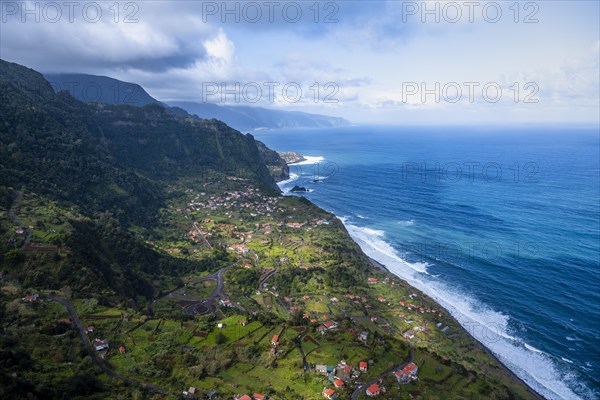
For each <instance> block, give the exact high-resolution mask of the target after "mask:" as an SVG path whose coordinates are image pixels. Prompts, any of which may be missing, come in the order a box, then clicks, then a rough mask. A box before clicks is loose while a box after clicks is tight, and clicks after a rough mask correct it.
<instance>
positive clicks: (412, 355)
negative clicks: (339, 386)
mask: <svg viewBox="0 0 600 400" xmlns="http://www.w3.org/2000/svg"><path fill="white" fill-rule="evenodd" d="M409 350H410V357H409V360H408V361H406V362H405V363H403V364H400V365H398V366H397V367H394V368H392V369H389V370H387V371H385V372H384V373H383V374H381V375H379V376H378V377H376V378H373V379H371V380H370V381H368V382H367V383H364V384H362V385H360V386H359V387H358V388H357V389H356V390H354V392H352V400H356V399H358V396H360V394H361V393H362V392H364V391H365V390H366V389H367V388H368V387H369V386H371V385H372V384H374V383H377V382H378V381H379V380H380V379H381V378H384V377H386V376H388V375H389V374H392V373H394V372H396V371H398V370H400V369H402V368H404V367H406V366H407V365H408V364H410V363H411V362H413V361H414V360H415V352H414V350H413V349H412V347H410V348H409Z"/></svg>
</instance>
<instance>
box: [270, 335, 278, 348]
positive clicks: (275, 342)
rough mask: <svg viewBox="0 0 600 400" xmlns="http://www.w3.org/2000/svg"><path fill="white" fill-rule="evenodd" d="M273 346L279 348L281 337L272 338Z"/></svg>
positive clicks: (274, 336)
mask: <svg viewBox="0 0 600 400" xmlns="http://www.w3.org/2000/svg"><path fill="white" fill-rule="evenodd" d="M271 344H272V345H273V346H279V335H273V337H272V338H271Z"/></svg>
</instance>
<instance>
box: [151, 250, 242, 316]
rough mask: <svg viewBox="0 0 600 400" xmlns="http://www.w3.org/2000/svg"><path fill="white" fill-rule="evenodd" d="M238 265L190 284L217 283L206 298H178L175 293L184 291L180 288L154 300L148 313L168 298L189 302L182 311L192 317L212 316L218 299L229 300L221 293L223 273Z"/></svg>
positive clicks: (230, 266)
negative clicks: (159, 302)
mask: <svg viewBox="0 0 600 400" xmlns="http://www.w3.org/2000/svg"><path fill="white" fill-rule="evenodd" d="M238 263H239V260H238V261H236V262H234V263H232V264H229V265H228V266H226V267H223V268H221V269H220V270H218V271H217V272H213V273H212V274H210V275H206V276H204V277H202V278H200V279H197V280H195V281H193V282H192V284H196V283H200V282H204V281H217V287H216V288H215V290H213V292H212V293H211V294H210V296H208V297H207V298H204V299H199V298H194V297H188V296H178V295H177V294H176V292H178V291H180V290H182V289H184V287H180V288H177V289H175V290H173V291H172V292H170V293H167V294H166V295H164V296H163V297H160V298H158V299H156V300H154V301H153V302H152V303H150V305H149V306H148V308H149V309H150V311H152V312H154V305H155V304H156V302H157V301H158V300H160V299H163V298H165V297H169V298H172V299H175V300H180V301H186V302H190V303H191V304H188V305H186V306H184V307H183V309H184V311H185V312H186V313H188V314H192V315H206V314H212V313H214V312H215V311H216V310H217V308H216V306H215V303H216V300H217V299H218V298H222V299H224V300H229V296H227V294H225V292H224V291H223V286H224V284H225V278H224V275H225V272H227V271H228V270H229V269H231V268H233V267H235V265H236V264H238ZM234 304H235V303H234ZM235 306H236V307H237V308H238V309H240V310H241V311H245V310H244V308H243V307H241V306H240V305H238V304H235Z"/></svg>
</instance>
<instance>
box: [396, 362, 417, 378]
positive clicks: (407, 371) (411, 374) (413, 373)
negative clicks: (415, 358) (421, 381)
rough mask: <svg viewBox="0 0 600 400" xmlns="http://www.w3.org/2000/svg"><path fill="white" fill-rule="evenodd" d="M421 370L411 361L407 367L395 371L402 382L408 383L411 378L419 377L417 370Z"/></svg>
mask: <svg viewBox="0 0 600 400" xmlns="http://www.w3.org/2000/svg"><path fill="white" fill-rule="evenodd" d="M418 371H419V367H417V364H415V363H412V362H411V363H409V364H408V365H407V366H406V367H404V368H402V369H401V370H400V371H396V372H394V376H395V377H396V379H397V380H398V382H400V383H408V382H410V380H411V379H414V378H416V377H417V372H418Z"/></svg>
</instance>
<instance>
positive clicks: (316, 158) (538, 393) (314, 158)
mask: <svg viewBox="0 0 600 400" xmlns="http://www.w3.org/2000/svg"><path fill="white" fill-rule="evenodd" d="M305 157H306V156H305ZM306 158H307V160H306V161H304V162H300V163H295V164H289V165H290V166H296V165H305V164H313V163H319V162H321V161H322V160H324V157H322V156H308V157H306ZM298 178H299V176H298V175H296V176H293V177H292V176H290V179H288V180H286V181H282V182H278V185H285V184H289V183H291V182H293V181H295V180H297V179H298ZM280 187H281V186H280ZM282 194H283V195H294V194H292V193H290V192H289V191H283V193H282ZM301 197H302V196H301ZM311 203H313V204H314V205H316V206H317V207H320V206H318V205H317V204H315V203H314V202H313V201H312V200H311ZM327 211H328V212H330V213H331V214H332V215H334V217H335V218H336V219H337V220H338V221H339V222H340V225H341V226H343V227H344V229H345V230H346V233H347V234H348V236H349V237H350V239H351V240H352V241H353V242H354V243H355V244H356V245H357V246H358V247H359V249H360V250H361V252H362V253H363V254H364V255H365V257H367V259H368V260H369V261H370V263H371V265H372V266H373V267H375V268H376V269H379V270H381V271H383V272H384V273H388V274H390V275H391V276H393V277H394V278H397V279H400V280H402V281H403V282H405V284H406V285H407V286H409V287H411V288H413V289H414V290H415V291H418V292H419V293H421V294H422V295H423V296H424V297H427V298H428V299H429V300H430V301H431V302H433V303H435V304H436V305H438V306H439V307H440V308H442V309H444V310H445V311H446V312H447V313H448V316H449V318H451V319H452V320H453V321H454V322H455V323H456V325H457V326H458V327H460V328H459V329H460V330H461V331H462V332H464V333H467V335H468V337H470V338H472V339H473V340H474V344H475V345H476V347H477V348H479V349H481V350H482V351H483V352H484V353H485V354H487V355H488V356H489V357H490V358H491V359H493V360H494V361H495V362H496V363H497V364H498V365H499V366H500V367H501V368H503V370H504V371H505V372H506V373H507V374H506V375H508V376H509V377H510V379H512V380H513V381H514V382H515V383H519V384H521V385H522V386H524V388H525V389H526V390H527V392H528V393H530V394H531V395H532V396H533V397H535V398H537V399H547V398H553V397H545V395H544V394H542V393H544V392H543V390H545V389H548V388H547V387H546V386H545V385H544V384H542V383H539V381H537V380H536V379H535V378H533V381H532V383H531V384H530V383H528V382H526V381H525V379H524V378H521V377H520V376H519V375H517V373H516V372H515V371H513V370H512V369H511V368H510V367H509V366H508V365H507V364H505V363H504V362H503V361H502V360H501V359H500V356H498V355H496V354H495V353H494V352H493V351H492V350H491V349H490V348H488V347H487V346H486V345H485V344H484V343H483V342H482V341H481V340H480V339H478V338H477V337H476V336H475V335H474V334H473V333H472V332H469V331H468V330H467V329H465V327H464V326H463V325H462V324H461V323H460V322H459V319H458V318H457V317H456V316H455V315H453V314H452V313H451V312H450V310H449V309H448V308H447V307H445V306H443V305H442V302H443V301H444V298H443V297H442V298H438V299H437V300H436V299H435V298H433V297H432V296H430V295H428V294H426V293H425V292H424V291H423V290H421V289H419V288H417V287H416V286H414V285H413V284H411V283H409V282H408V281H407V280H406V279H405V278H403V277H402V276H400V275H396V274H395V273H394V272H392V271H391V270H390V269H389V268H388V267H387V266H386V265H385V264H383V263H381V262H379V261H377V260H375V259H374V258H372V257H371V256H369V255H368V254H367V251H365V249H363V248H362V246H361V245H360V243H359V242H358V241H357V240H356V239H355V238H354V237H353V236H352V235H351V234H350V232H349V228H348V227H347V226H346V223H345V219H344V218H341V217H339V216H338V215H336V214H335V213H334V212H333V211H332V210H327ZM537 384H539V387H537V386H536V385H537ZM536 387H537V390H536ZM538 390H539V391H538ZM552 394H557V395H558V393H557V392H554V391H553V390H552V389H548V393H547V394H546V395H548V396H552ZM557 398H561V399H562V398H566V397H562V396H560V395H558V397H557Z"/></svg>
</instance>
